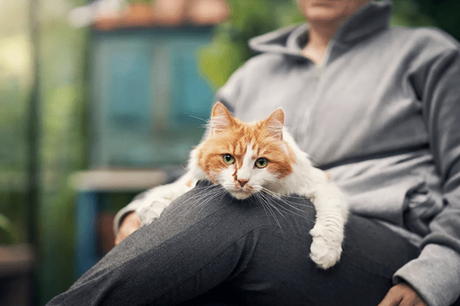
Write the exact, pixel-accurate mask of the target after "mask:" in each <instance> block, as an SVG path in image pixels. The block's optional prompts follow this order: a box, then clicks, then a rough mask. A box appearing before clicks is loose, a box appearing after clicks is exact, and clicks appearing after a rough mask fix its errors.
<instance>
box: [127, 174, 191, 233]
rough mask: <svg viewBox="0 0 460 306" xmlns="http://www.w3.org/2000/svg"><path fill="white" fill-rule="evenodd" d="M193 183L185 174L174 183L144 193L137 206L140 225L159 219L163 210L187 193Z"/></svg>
mask: <svg viewBox="0 0 460 306" xmlns="http://www.w3.org/2000/svg"><path fill="white" fill-rule="evenodd" d="M194 183H195V182H194V181H193V180H192V179H190V175H189V174H188V173H187V174H186V175H184V176H183V177H181V178H180V179H179V180H177V181H175V182H174V183H171V184H167V185H162V186H158V187H155V188H152V189H150V190H149V191H147V192H146V194H145V196H143V197H142V198H141V199H139V201H141V203H139V205H137V208H136V213H137V214H138V216H139V218H140V219H141V222H142V225H146V224H149V223H151V222H152V221H153V220H155V219H156V218H158V217H160V215H161V213H162V212H163V210H164V209H165V208H166V207H167V206H169V204H171V202H172V201H174V200H175V199H177V198H178V197H180V196H181V195H183V194H184V193H186V192H187V191H189V190H190V189H191V188H192V187H193V186H194Z"/></svg>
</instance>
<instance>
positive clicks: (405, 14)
mask: <svg viewBox="0 0 460 306" xmlns="http://www.w3.org/2000/svg"><path fill="white" fill-rule="evenodd" d="M390 22H391V25H393V26H409V27H424V26H434V24H435V22H434V20H433V19H432V18H430V17H429V16H427V15H425V14H423V13H422V11H421V8H420V6H419V5H418V3H417V2H416V1H408V0H393V13H392V16H391V21H390Z"/></svg>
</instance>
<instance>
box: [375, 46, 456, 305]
mask: <svg viewBox="0 0 460 306" xmlns="http://www.w3.org/2000/svg"><path fill="white" fill-rule="evenodd" d="M411 73H412V75H411V76H410V78H411V81H412V83H413V86H414V89H415V91H416V93H417V96H419V97H420V100H421V106H422V113H423V116H424V120H425V123H426V128H427V130H428V133H429V142H430V149H431V150H432V154H433V156H434V161H435V164H436V167H437V171H438V173H439V175H440V177H441V180H442V185H441V188H442V194H443V200H444V208H443V210H442V211H441V212H440V213H439V214H438V215H437V216H436V217H434V218H433V220H432V221H431V222H430V230H431V232H430V233H429V234H428V235H427V236H426V237H424V239H423V243H422V248H423V249H422V252H421V255H420V256H419V257H418V258H417V259H414V260H412V261H410V262H409V263H408V264H406V265H405V266H403V267H402V268H401V269H400V270H399V271H397V273H396V274H395V278H394V281H395V282H396V283H408V284H409V285H410V286H412V287H413V288H415V290H416V291H417V292H418V293H419V294H420V295H421V296H422V297H423V299H424V300H425V301H426V303H427V304H428V305H430V306H447V305H450V304H451V303H453V302H454V301H455V300H456V299H457V298H458V297H459V295H460V124H459V118H460V86H459V84H460V49H459V48H458V46H456V45H455V46H454V44H452V47H451V48H446V49H445V50H444V51H443V52H442V53H439V54H437V55H436V56H435V57H434V58H432V59H431V60H430V61H425V65H424V66H422V67H419V69H418V70H417V71H412V72H411ZM400 287H401V286H400ZM382 305H400V304H399V303H396V302H394V303H386V304H382Z"/></svg>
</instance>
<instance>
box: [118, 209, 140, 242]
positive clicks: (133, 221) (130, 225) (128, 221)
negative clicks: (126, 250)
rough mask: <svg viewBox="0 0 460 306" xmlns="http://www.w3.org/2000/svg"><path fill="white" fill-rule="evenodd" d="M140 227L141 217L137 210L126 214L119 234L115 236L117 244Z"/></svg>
mask: <svg viewBox="0 0 460 306" xmlns="http://www.w3.org/2000/svg"><path fill="white" fill-rule="evenodd" d="M139 227H141V219H139V216H138V215H137V214H136V213H135V212H132V213H130V214H129V215H126V217H125V218H124V219H123V221H122V222H121V225H120V228H119V229H118V235H117V237H115V245H117V244H119V243H120V242H122V241H123V239H125V238H126V237H128V236H129V235H131V234H132V233H134V232H135V231H136V230H138V229H139Z"/></svg>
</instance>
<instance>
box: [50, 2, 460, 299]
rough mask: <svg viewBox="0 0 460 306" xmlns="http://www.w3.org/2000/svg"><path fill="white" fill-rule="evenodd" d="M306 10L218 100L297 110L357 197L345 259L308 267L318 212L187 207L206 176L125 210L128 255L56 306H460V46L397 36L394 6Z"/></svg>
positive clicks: (327, 165)
mask: <svg viewBox="0 0 460 306" xmlns="http://www.w3.org/2000/svg"><path fill="white" fill-rule="evenodd" d="M298 3H299V7H300V9H301V11H302V12H303V13H304V15H305V16H306V18H307V20H308V23H307V24H303V25H300V26H294V27H290V28H286V29H281V30H279V31H275V32H272V33H268V34H266V35H262V36H260V37H256V38H254V39H252V40H251V41H250V46H251V47H252V49H253V50H254V51H256V52H258V53H260V54H259V55H257V56H255V57H253V58H252V59H250V60H249V61H248V62H247V63H246V64H245V65H243V66H242V67H241V68H240V69H239V70H238V71H237V72H235V73H234V75H233V76H232V77H231V78H230V79H229V80H228V82H227V83H226V84H225V85H224V86H223V88H221V89H220V90H219V91H218V93H217V95H216V98H217V99H218V100H219V101H221V102H222V103H224V104H225V105H226V106H227V107H228V108H229V109H230V110H231V111H232V112H233V114H234V115H235V116H236V117H238V118H240V119H242V120H244V121H253V120H258V119H262V118H264V117H267V116H268V114H270V112H272V111H273V110H274V109H276V108H278V107H282V108H283V109H284V111H285V114H286V124H287V126H288V127H289V129H290V131H291V133H292V134H293V135H294V137H295V138H296V141H297V142H298V143H299V145H300V146H301V147H302V149H303V150H305V151H306V152H307V153H308V154H309V155H310V157H311V159H312V160H313V161H314V163H315V164H316V165H318V166H319V167H320V168H322V169H325V170H327V172H328V173H329V174H330V175H331V177H332V179H333V180H334V181H335V182H336V183H337V185H338V186H339V187H340V188H341V189H342V190H343V192H344V194H345V196H346V199H347V202H348V205H349V210H350V216H349V220H348V223H347V225H346V229H345V241H344V244H343V254H342V258H341V260H340V262H339V263H338V264H336V265H335V266H334V267H332V268H330V269H328V270H321V269H319V268H317V267H316V266H315V265H314V264H313V262H312V261H311V260H309V258H308V254H309V245H310V244H311V237H310V236H309V234H308V232H309V230H310V229H311V227H312V222H311V221H309V222H307V221H306V220H314V217H315V216H314V211H312V210H311V209H304V213H303V214H289V213H285V214H283V215H282V216H281V215H279V216H278V218H274V217H276V214H278V213H279V212H277V211H275V212H274V214H275V216H274V217H273V216H270V215H267V213H266V212H265V211H264V210H263V208H262V207H261V205H260V203H257V202H256V201H255V200H247V201H244V202H238V201H235V200H233V199H231V198H230V197H228V196H224V197H222V198H221V199H219V200H215V201H210V202H211V203H207V204H203V205H192V206H190V207H188V208H187V213H185V214H184V213H182V214H181V213H178V209H177V208H178V207H180V204H181V203H185V202H186V201H187V199H190V198H193V197H197V196H199V188H204V187H206V188H213V186H209V184H208V183H205V182H199V183H198V184H197V187H196V188H194V189H192V190H191V191H190V192H189V193H187V194H185V195H184V196H182V197H181V198H179V199H178V200H176V201H174V202H173V203H172V204H171V205H170V206H168V207H167V208H166V209H165V211H164V212H163V213H162V214H161V216H160V217H159V218H158V219H157V220H155V221H153V222H152V223H151V224H149V225H145V226H142V227H141V224H142V220H143V215H144V214H147V213H148V212H149V210H152V209H153V210H155V209H157V208H155V207H152V205H151V203H148V200H146V199H148V197H145V196H144V197H142V196H140V197H139V198H137V199H135V200H134V201H133V202H132V203H130V204H129V205H128V206H127V207H125V208H124V209H123V210H122V211H120V212H119V214H118V216H117V220H116V227H117V230H118V235H117V243H118V245H117V246H116V247H115V248H114V249H113V250H112V251H111V252H110V253H109V254H107V255H106V256H105V257H104V258H103V259H102V260H101V261H100V262H99V263H98V264H96V265H95V266H94V267H93V268H92V269H90V270H89V271H88V272H87V273H86V274H84V275H83V276H82V277H81V278H80V279H79V280H77V282H76V283H75V284H74V285H73V286H72V287H71V288H70V289H69V290H68V291H66V292H64V293H62V294H61V295H58V296H57V297H55V298H54V299H53V300H52V301H51V302H50V303H49V305H146V304H149V305H176V304H180V305H380V306H388V305H401V306H405V305H430V306H447V305H460V301H459V300H457V299H458V297H459V294H460V124H458V122H457V120H458V119H457V118H460V86H459V81H460V48H459V45H458V43H457V42H456V41H455V40H454V39H452V38H451V37H450V36H448V35H447V34H445V33H443V32H441V31H439V30H436V29H407V28H400V27H389V25H388V23H389V18H390V13H391V3H390V1H374V0H341V1H339V0H337V1H331V0H299V1H298ZM147 194H148V192H147ZM290 201H291V202H293V203H294V202H295V203H297V204H298V205H301V206H299V207H306V206H308V201H307V200H303V199H298V198H292V199H290ZM278 204H279V205H282V203H278ZM275 219H276V220H275ZM118 227H119V228H118Z"/></svg>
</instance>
